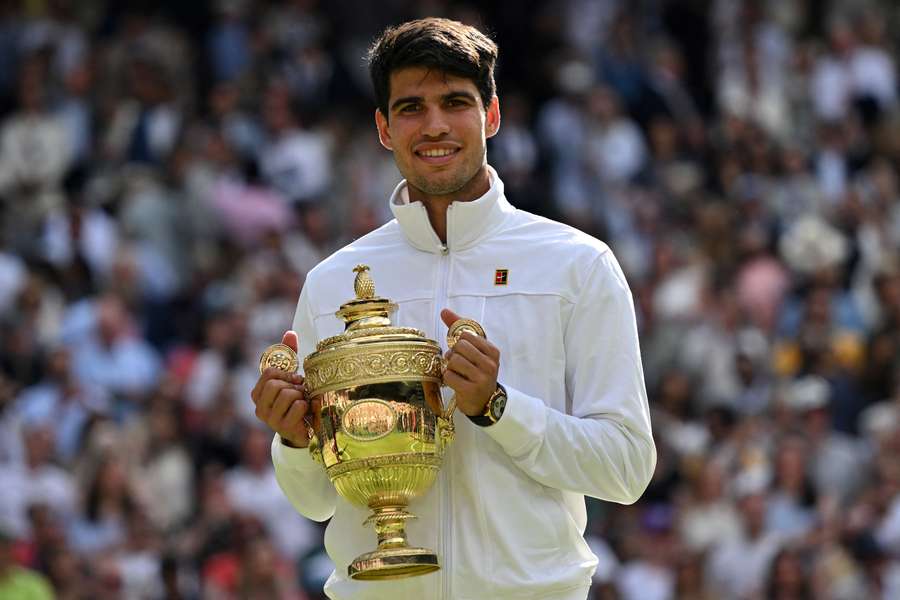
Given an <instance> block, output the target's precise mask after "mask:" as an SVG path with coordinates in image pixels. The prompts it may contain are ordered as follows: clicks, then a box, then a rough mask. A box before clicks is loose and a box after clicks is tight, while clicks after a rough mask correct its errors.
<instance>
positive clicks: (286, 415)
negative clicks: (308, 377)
mask: <svg viewBox="0 0 900 600" xmlns="http://www.w3.org/2000/svg"><path fill="white" fill-rule="evenodd" d="M281 343H282V344H285V345H286V346H289V347H290V348H291V349H293V350H294V352H297V347H298V339H297V333H296V332H295V331H286V332H285V333H284V336H283V337H282V339H281ZM250 397H251V398H252V399H253V403H254V404H255V405H256V418H258V419H259V420H260V421H262V422H263V423H265V424H266V425H268V426H269V427H270V428H271V429H272V430H273V431H275V432H276V433H278V434H279V435H280V436H281V439H282V440H283V441H284V442H286V443H287V444H288V445H289V446H293V447H295V448H306V446H307V445H309V431H308V429H307V424H306V421H305V420H304V418H305V417H306V415H307V413H309V412H310V407H309V401H308V400H307V399H306V395H305V393H304V388H303V376H302V375H300V374H299V373H288V372H287V371H282V370H281V369H277V368H275V367H269V368H268V369H266V370H265V371H263V373H262V374H261V375H260V376H259V379H258V380H257V381H256V385H255V386H254V387H253V391H252V392H250Z"/></svg>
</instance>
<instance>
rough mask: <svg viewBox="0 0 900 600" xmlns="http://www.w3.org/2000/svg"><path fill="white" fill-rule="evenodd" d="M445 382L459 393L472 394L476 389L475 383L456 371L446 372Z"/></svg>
mask: <svg viewBox="0 0 900 600" xmlns="http://www.w3.org/2000/svg"><path fill="white" fill-rule="evenodd" d="M444 384H445V385H448V386H450V389H452V390H453V391H454V392H456V393H458V394H464V395H465V394H471V393H472V392H473V391H474V390H475V384H474V383H472V382H471V381H469V380H468V379H466V378H465V377H463V376H462V375H460V374H458V373H456V372H454V371H447V372H446V373H444Z"/></svg>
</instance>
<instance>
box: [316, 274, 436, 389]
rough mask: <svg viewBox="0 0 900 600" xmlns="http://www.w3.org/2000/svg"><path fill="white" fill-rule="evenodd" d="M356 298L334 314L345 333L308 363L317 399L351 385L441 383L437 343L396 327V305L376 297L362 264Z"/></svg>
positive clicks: (324, 344) (324, 343) (324, 342)
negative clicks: (393, 315)
mask: <svg viewBox="0 0 900 600" xmlns="http://www.w3.org/2000/svg"><path fill="white" fill-rule="evenodd" d="M353 271H354V272H355V273H356V279H355V280H354V282H353V289H354V291H355V292H356V298H354V299H353V300H349V301H347V302H345V303H344V304H342V305H341V308H340V310H338V311H337V312H336V313H335V315H336V316H337V317H338V318H340V319H342V320H343V321H344V332H343V333H341V334H339V335H336V336H332V337H330V338H326V339H324V340H322V341H320V342H319V343H318V344H317V345H316V352H313V353H312V354H310V355H309V356H307V357H306V359H305V360H304V361H303V365H304V371H305V373H306V380H307V386H308V387H310V388H311V392H312V395H316V394H317V393H320V392H322V391H327V390H329V389H339V388H342V387H347V386H351V385H361V384H363V383H374V382H383V381H396V380H409V379H415V380H421V379H432V380H434V381H440V376H441V368H440V359H441V349H440V346H438V344H437V342H435V341H433V340H430V339H428V338H426V337H425V334H424V333H423V332H422V331H420V330H418V329H415V328H412V327H396V326H394V325H393V324H392V323H391V319H390V315H391V314H392V313H393V312H394V311H395V310H396V309H397V305H396V304H394V303H393V302H391V301H390V300H389V299H387V298H381V297H379V296H376V295H375V283H374V282H373V281H372V277H371V276H370V275H369V267H368V266H367V265H357V266H356V267H355V268H354V269H353Z"/></svg>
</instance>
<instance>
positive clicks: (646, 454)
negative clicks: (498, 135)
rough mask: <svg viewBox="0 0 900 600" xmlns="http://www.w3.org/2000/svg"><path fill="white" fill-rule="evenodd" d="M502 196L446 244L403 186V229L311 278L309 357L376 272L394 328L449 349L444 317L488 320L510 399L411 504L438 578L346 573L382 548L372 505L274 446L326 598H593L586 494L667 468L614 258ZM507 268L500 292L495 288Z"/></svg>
mask: <svg viewBox="0 0 900 600" xmlns="http://www.w3.org/2000/svg"><path fill="white" fill-rule="evenodd" d="M491 176H492V186H491V189H490V191H488V193H487V194H485V195H484V196H482V197H481V198H479V199H477V200H475V201H472V202H456V203H454V204H452V205H451V206H450V207H449V209H448V211H447V244H446V246H444V245H443V244H441V242H440V240H439V238H438V237H437V235H436V234H435V233H434V230H433V229H432V228H431V225H430V223H429V221H428V217H427V215H426V212H425V207H424V206H423V205H422V204H421V203H419V202H413V203H410V202H409V200H408V196H407V193H406V187H405V182H403V183H401V184H400V185H399V186H398V187H397V190H396V191H395V192H394V194H393V196H392V198H391V209H392V210H393V213H394V216H395V217H396V219H395V220H393V221H391V222H390V223H387V224H386V225H384V226H383V227H381V228H379V229H377V230H375V231H373V232H372V233H370V234H368V235H366V236H364V237H362V238H360V239H359V240H357V241H355V242H353V243H351V244H350V245H348V246H347V247H345V248H343V249H341V250H339V251H338V252H336V253H335V254H334V255H332V256H331V257H329V258H328V259H326V260H325V261H323V262H322V263H321V264H319V265H318V266H317V267H316V268H315V269H313V270H312V271H311V272H310V273H309V276H308V277H307V279H306V284H305V285H304V287H303V291H302V292H301V294H300V301H299V304H298V306H297V313H296V317H295V319H294V329H296V330H297V331H298V333H299V335H300V355H301V356H306V355H307V354H309V353H310V352H312V351H313V350H314V349H315V344H316V341H317V340H320V339H322V338H325V337H328V336H332V335H336V334H338V333H340V332H341V331H342V325H343V324H342V323H341V322H340V321H339V320H338V319H337V318H336V317H335V315H334V313H335V311H336V310H337V308H338V307H339V305H340V304H342V303H344V302H346V301H347V300H349V299H351V298H352V297H353V272H352V269H353V267H354V266H355V265H357V264H359V263H365V264H368V265H370V267H371V274H372V278H373V280H374V281H375V287H376V294H377V295H379V296H382V297H387V298H390V299H391V300H393V301H394V302H396V303H397V304H398V305H399V309H398V311H397V312H396V313H395V314H394V316H393V318H392V321H393V323H394V324H395V325H402V326H406V327H417V328H419V329H421V330H422V331H423V332H424V333H425V335H426V336H428V337H430V338H432V339H434V340H437V341H438V342H439V343H440V344H441V345H442V346H445V345H446V333H447V329H446V327H445V326H444V324H443V322H442V321H441V318H440V314H439V313H440V311H441V309H442V308H445V307H447V308H450V309H451V310H453V311H455V312H456V313H457V314H459V315H461V316H463V317H469V318H473V319H475V320H477V321H478V322H480V323H481V324H482V325H483V326H484V329H485V330H486V332H487V336H488V339H489V340H490V341H491V342H492V343H494V344H495V345H496V346H497V347H498V348H499V350H500V373H499V377H498V379H499V381H500V382H501V383H502V384H503V385H504V387H505V388H506V390H507V393H508V402H507V406H506V410H505V412H504V414H503V417H502V418H501V419H500V421H499V422H498V423H496V424H495V425H493V426H490V427H484V428H482V427H479V426H477V425H474V424H473V423H471V422H470V421H469V420H468V419H467V418H466V417H465V416H464V415H462V414H460V413H459V412H458V411H457V413H456V416H455V424H456V438H455V439H454V441H453V443H452V444H451V446H450V449H449V450H448V452H447V454H446V455H445V458H444V465H443V467H442V469H441V471H440V475H439V477H438V480H437V481H436V482H435V484H434V486H432V488H431V489H430V490H429V491H428V492H427V493H426V494H425V495H424V496H422V497H421V498H419V499H416V500H414V501H413V502H412V503H411V504H410V511H411V512H413V513H414V514H415V515H417V516H418V519H415V520H413V521H409V522H407V533H408V537H409V543H410V544H411V545H414V546H424V547H427V548H430V549H432V550H435V551H436V552H437V554H438V560H439V561H440V564H441V569H440V570H439V571H437V572H436V573H433V574H429V575H424V576H419V577H413V578H409V579H399V580H392V581H385V582H355V581H352V580H349V579H348V577H347V565H348V564H349V563H350V562H351V561H352V560H353V558H355V557H356V556H357V555H359V554H361V553H363V552H367V551H370V550H373V549H374V548H375V545H376V537H375V533H374V531H373V530H372V528H371V527H363V524H362V523H363V521H364V520H365V519H366V517H367V516H368V515H369V511H368V510H364V509H360V508H356V507H354V506H353V505H351V504H349V503H348V502H346V501H345V500H344V499H343V498H341V497H339V496H338V495H337V494H336V492H335V490H334V487H333V485H332V484H331V483H330V481H329V480H328V477H327V476H326V474H325V471H324V470H323V469H322V467H321V466H319V465H318V464H317V463H314V462H313V461H312V459H311V458H310V457H309V454H308V452H307V451H306V450H305V449H292V448H289V447H287V446H284V445H283V444H281V443H280V439H279V438H278V436H277V435H276V437H275V440H274V441H273V444H272V458H273V461H274V463H275V469H276V473H277V476H278V481H279V482H280V484H281V487H282V489H283V490H284V492H285V494H287V496H288V498H290V500H291V502H292V503H293V505H294V506H295V507H296V509H297V510H298V511H299V512H300V513H301V514H303V515H305V516H307V517H309V518H310V519H315V520H317V521H322V520H325V519H328V518H329V517H332V520H331V522H330V523H329V525H328V529H327V531H326V534H325V545H326V548H327V550H328V554H329V555H330V556H331V558H332V560H333V561H334V562H335V565H336V571H335V572H334V573H333V574H332V576H331V578H330V579H329V580H328V583H327V584H326V586H325V591H326V593H327V594H328V595H329V596H330V597H332V598H339V599H344V598H346V599H352V600H363V599H367V598H378V599H392V600H394V599H396V600H406V599H409V600H420V599H442V600H450V599H453V600H463V599H471V600H475V599H478V600H485V599H490V600H499V599H510V600H512V599H515V600H526V599H538V598H541V599H544V598H548V599H550V598H552V599H554V600H556V599H560V600H563V599H564V600H569V599H573V600H574V599H578V600H584V598H585V597H586V596H587V592H588V588H589V586H590V584H591V575H592V573H593V571H594V568H595V566H596V564H597V559H596V557H595V556H594V555H593V554H592V553H591V551H590V549H589V548H588V546H587V544H586V543H585V541H584V539H583V533H584V528H585V524H586V521H587V518H586V513H585V504H584V495H589V496H593V497H595V498H601V499H604V500H609V501H612V502H620V503H632V502H634V501H636V500H637V499H638V497H639V496H640V495H641V493H642V492H643V491H644V489H645V487H646V486H647V483H648V482H649V480H650V477H651V475H652V473H653V469H654V466H655V464H656V450H655V447H654V445H653V439H652V436H651V433H650V416H649V411H648V407H647V393H646V390H645V387H644V379H643V372H642V368H641V358H640V352H639V349H638V335H637V329H636V326H635V317H634V306H633V303H632V299H631V294H630V292H629V289H628V285H627V283H626V282H625V278H624V276H623V275H622V271H621V269H620V268H619V265H618V263H617V262H616V259H615V258H614V257H613V255H612V252H611V251H610V250H609V248H608V247H607V246H606V245H605V244H603V243H602V242H600V241H597V240H596V239H594V238H592V237H590V236H588V235H586V234H584V233H582V232H580V231H577V230H575V229H573V228H571V227H568V226H566V225H562V224H560V223H555V222H553V221H550V220H547V219H543V218H540V217H537V216H534V215H532V214H529V213H526V212H523V211H520V210H516V209H515V208H514V207H513V206H511V205H510V204H509V202H507V200H506V198H505V197H504V195H503V183H502V182H501V181H500V179H499V178H498V177H497V175H496V173H495V172H494V171H493V170H491ZM497 269H507V270H508V279H507V284H506V285H495V274H496V271H497Z"/></svg>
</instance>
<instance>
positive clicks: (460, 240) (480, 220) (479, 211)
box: [391, 165, 515, 253]
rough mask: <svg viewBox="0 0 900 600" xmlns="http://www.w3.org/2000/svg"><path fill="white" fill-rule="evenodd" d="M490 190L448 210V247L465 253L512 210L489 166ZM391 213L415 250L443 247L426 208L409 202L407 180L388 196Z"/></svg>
mask: <svg viewBox="0 0 900 600" xmlns="http://www.w3.org/2000/svg"><path fill="white" fill-rule="evenodd" d="M488 172H489V173H490V178H491V187H490V189H489V190H488V191H487V193H485V194H484V195H483V196H481V197H480V198H477V199H475V200H472V201H470V202H453V203H452V204H451V205H450V208H449V209H448V210H447V246H446V247H447V248H449V249H450V250H453V251H454V252H455V251H457V250H465V249H466V248H469V247H471V246H474V245H475V244H477V243H478V242H479V241H481V240H482V239H484V237H486V235H487V234H488V233H490V232H491V231H492V230H494V229H495V228H496V227H497V226H499V225H500V223H502V222H503V220H504V219H505V218H506V217H507V216H508V215H509V214H510V213H512V212H513V211H515V208H514V207H513V206H512V205H511V204H510V203H509V201H507V199H506V196H504V194H503V182H502V181H501V180H500V177H498V176H497V172H496V171H494V169H493V167H491V166H490V165H488ZM391 212H393V213H394V217H395V218H396V219H397V223H399V224H400V229H402V230H403V233H404V235H405V236H406V239H407V241H409V243H410V244H411V245H412V246H413V247H414V248H417V249H418V250H423V251H425V252H434V253H440V252H442V251H443V250H444V245H443V244H442V243H441V240H440V238H438V236H437V234H436V233H435V232H434V229H433V228H432V227H431V222H430V221H429V220H428V213H427V211H426V210H425V205H424V204H422V203H421V202H410V201H409V191H408V190H407V187H406V180H405V179H404V180H403V181H401V182H400V183H399V184H398V185H397V187H396V188H395V189H394V193H393V194H391Z"/></svg>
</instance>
